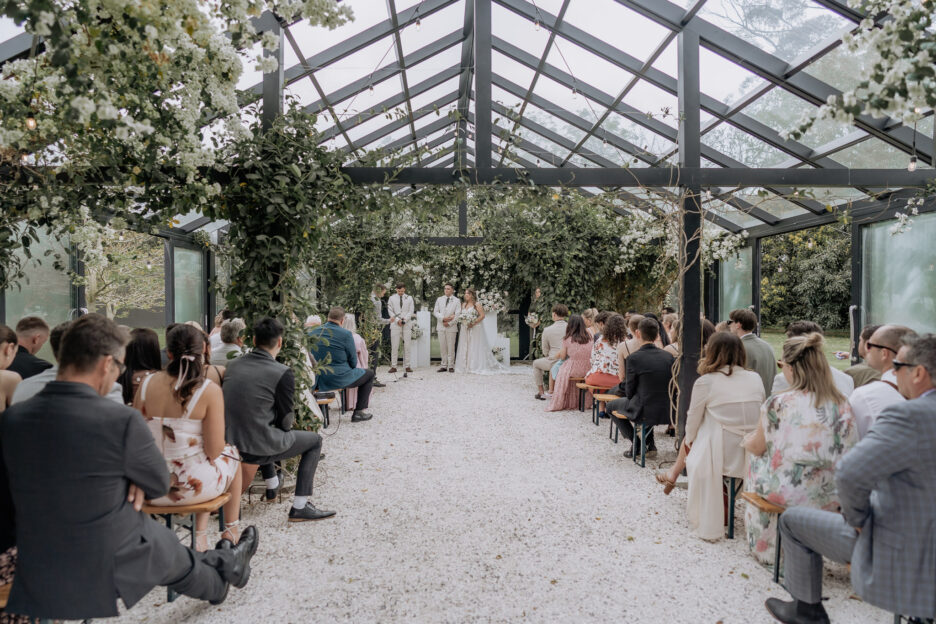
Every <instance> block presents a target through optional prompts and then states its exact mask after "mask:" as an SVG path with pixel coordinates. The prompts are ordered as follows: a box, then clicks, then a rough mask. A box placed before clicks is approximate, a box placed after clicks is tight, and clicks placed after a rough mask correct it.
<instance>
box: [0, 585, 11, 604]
mask: <svg viewBox="0 0 936 624" xmlns="http://www.w3.org/2000/svg"><path fill="white" fill-rule="evenodd" d="M12 587H13V583H7V584H5V585H0V609H5V608H6V606H7V602H8V601H9V600H10V589H12Z"/></svg>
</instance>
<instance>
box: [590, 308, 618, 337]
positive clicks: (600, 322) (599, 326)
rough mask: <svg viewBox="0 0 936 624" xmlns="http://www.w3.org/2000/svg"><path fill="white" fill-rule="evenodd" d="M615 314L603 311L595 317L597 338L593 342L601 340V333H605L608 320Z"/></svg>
mask: <svg viewBox="0 0 936 624" xmlns="http://www.w3.org/2000/svg"><path fill="white" fill-rule="evenodd" d="M612 314H614V312H608V311H607V310H602V311H601V312H599V313H598V314H596V315H595V336H594V338H593V340H598V339H599V338H601V333H602V332H603V331H604V326H605V323H607V322H608V319H609V318H611V315H612Z"/></svg>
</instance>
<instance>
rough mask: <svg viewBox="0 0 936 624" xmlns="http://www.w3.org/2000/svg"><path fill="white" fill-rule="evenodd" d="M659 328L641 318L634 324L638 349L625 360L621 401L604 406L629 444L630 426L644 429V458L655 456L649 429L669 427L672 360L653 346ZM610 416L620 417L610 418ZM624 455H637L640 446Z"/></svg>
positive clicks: (619, 389)
mask: <svg viewBox="0 0 936 624" xmlns="http://www.w3.org/2000/svg"><path fill="white" fill-rule="evenodd" d="M659 331H660V324H659V323H657V322H656V321H655V320H654V319H652V318H644V319H642V320H641V321H640V323H638V324H637V331H636V332H635V333H636V335H637V338H638V339H639V340H640V348H639V349H637V350H636V351H634V352H633V353H631V354H630V355H628V356H627V371H626V377H625V380H624V383H623V388H622V387H620V386H619V387H618V388H617V389H616V393H617V392H621V391H623V398H620V399H617V400H614V401H611V402H610V403H608V407H607V409H608V413H609V414H611V418H613V419H614V424H615V426H616V427H617V428H618V429H619V430H620V432H621V434H622V435H623V436H624V437H625V438H627V439H629V440H632V439H633V438H634V425H635V424H636V425H641V424H646V425H647V439H646V440H643V441H642V443H645V444H646V445H647V450H646V452H647V456H648V457H652V456H653V455H654V454H656V445H655V444H654V442H653V427H654V426H655V425H668V424H670V381H671V380H672V379H673V356H672V355H670V354H669V353H667V352H666V351H664V350H663V349H660V348H659V347H657V346H656V344H655V343H656V339H657V332H659ZM612 412H618V413H620V414H622V415H624V418H618V417H617V416H614V415H613V413H612ZM640 443H641V442H640V441H638V445H637V446H635V447H632V448H631V449H630V450H629V451H627V452H626V453H624V456H625V457H634V455H639V454H640V450H641V449H640V446H639V444H640Z"/></svg>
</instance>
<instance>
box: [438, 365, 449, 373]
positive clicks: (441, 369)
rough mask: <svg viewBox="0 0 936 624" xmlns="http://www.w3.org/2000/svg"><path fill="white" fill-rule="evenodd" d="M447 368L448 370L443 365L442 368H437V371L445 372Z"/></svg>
mask: <svg viewBox="0 0 936 624" xmlns="http://www.w3.org/2000/svg"><path fill="white" fill-rule="evenodd" d="M447 370H448V369H447V368H445V367H444V366H443V367H442V368H440V369H439V370H437V371H436V372H437V373H444V372H445V371H447Z"/></svg>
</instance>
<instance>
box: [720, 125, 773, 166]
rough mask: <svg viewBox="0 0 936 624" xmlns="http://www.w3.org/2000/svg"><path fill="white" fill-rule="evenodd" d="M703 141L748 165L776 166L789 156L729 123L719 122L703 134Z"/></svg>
mask: <svg viewBox="0 0 936 624" xmlns="http://www.w3.org/2000/svg"><path fill="white" fill-rule="evenodd" d="M702 143H703V144H704V145H707V146H709V147H712V148H714V149H716V150H718V151H719V152H721V153H722V154H725V155H726V156H729V157H731V158H733V159H734V160H737V161H738V162H740V163H742V164H744V165H746V166H748V167H774V166H776V165H778V164H780V163H782V162H783V161H785V160H787V159H788V158H789V156H787V154H785V153H783V152H781V151H780V150H778V149H776V148H774V147H771V146H770V145H767V144H766V143H764V142H763V141H761V140H760V139H757V138H755V137H753V136H751V135H750V134H748V133H746V132H742V131H741V130H738V129H737V128H735V127H734V126H731V125H729V124H725V123H722V124H719V125H717V126H715V128H713V129H712V130H711V131H709V132H706V133H705V134H703V135H702Z"/></svg>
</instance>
